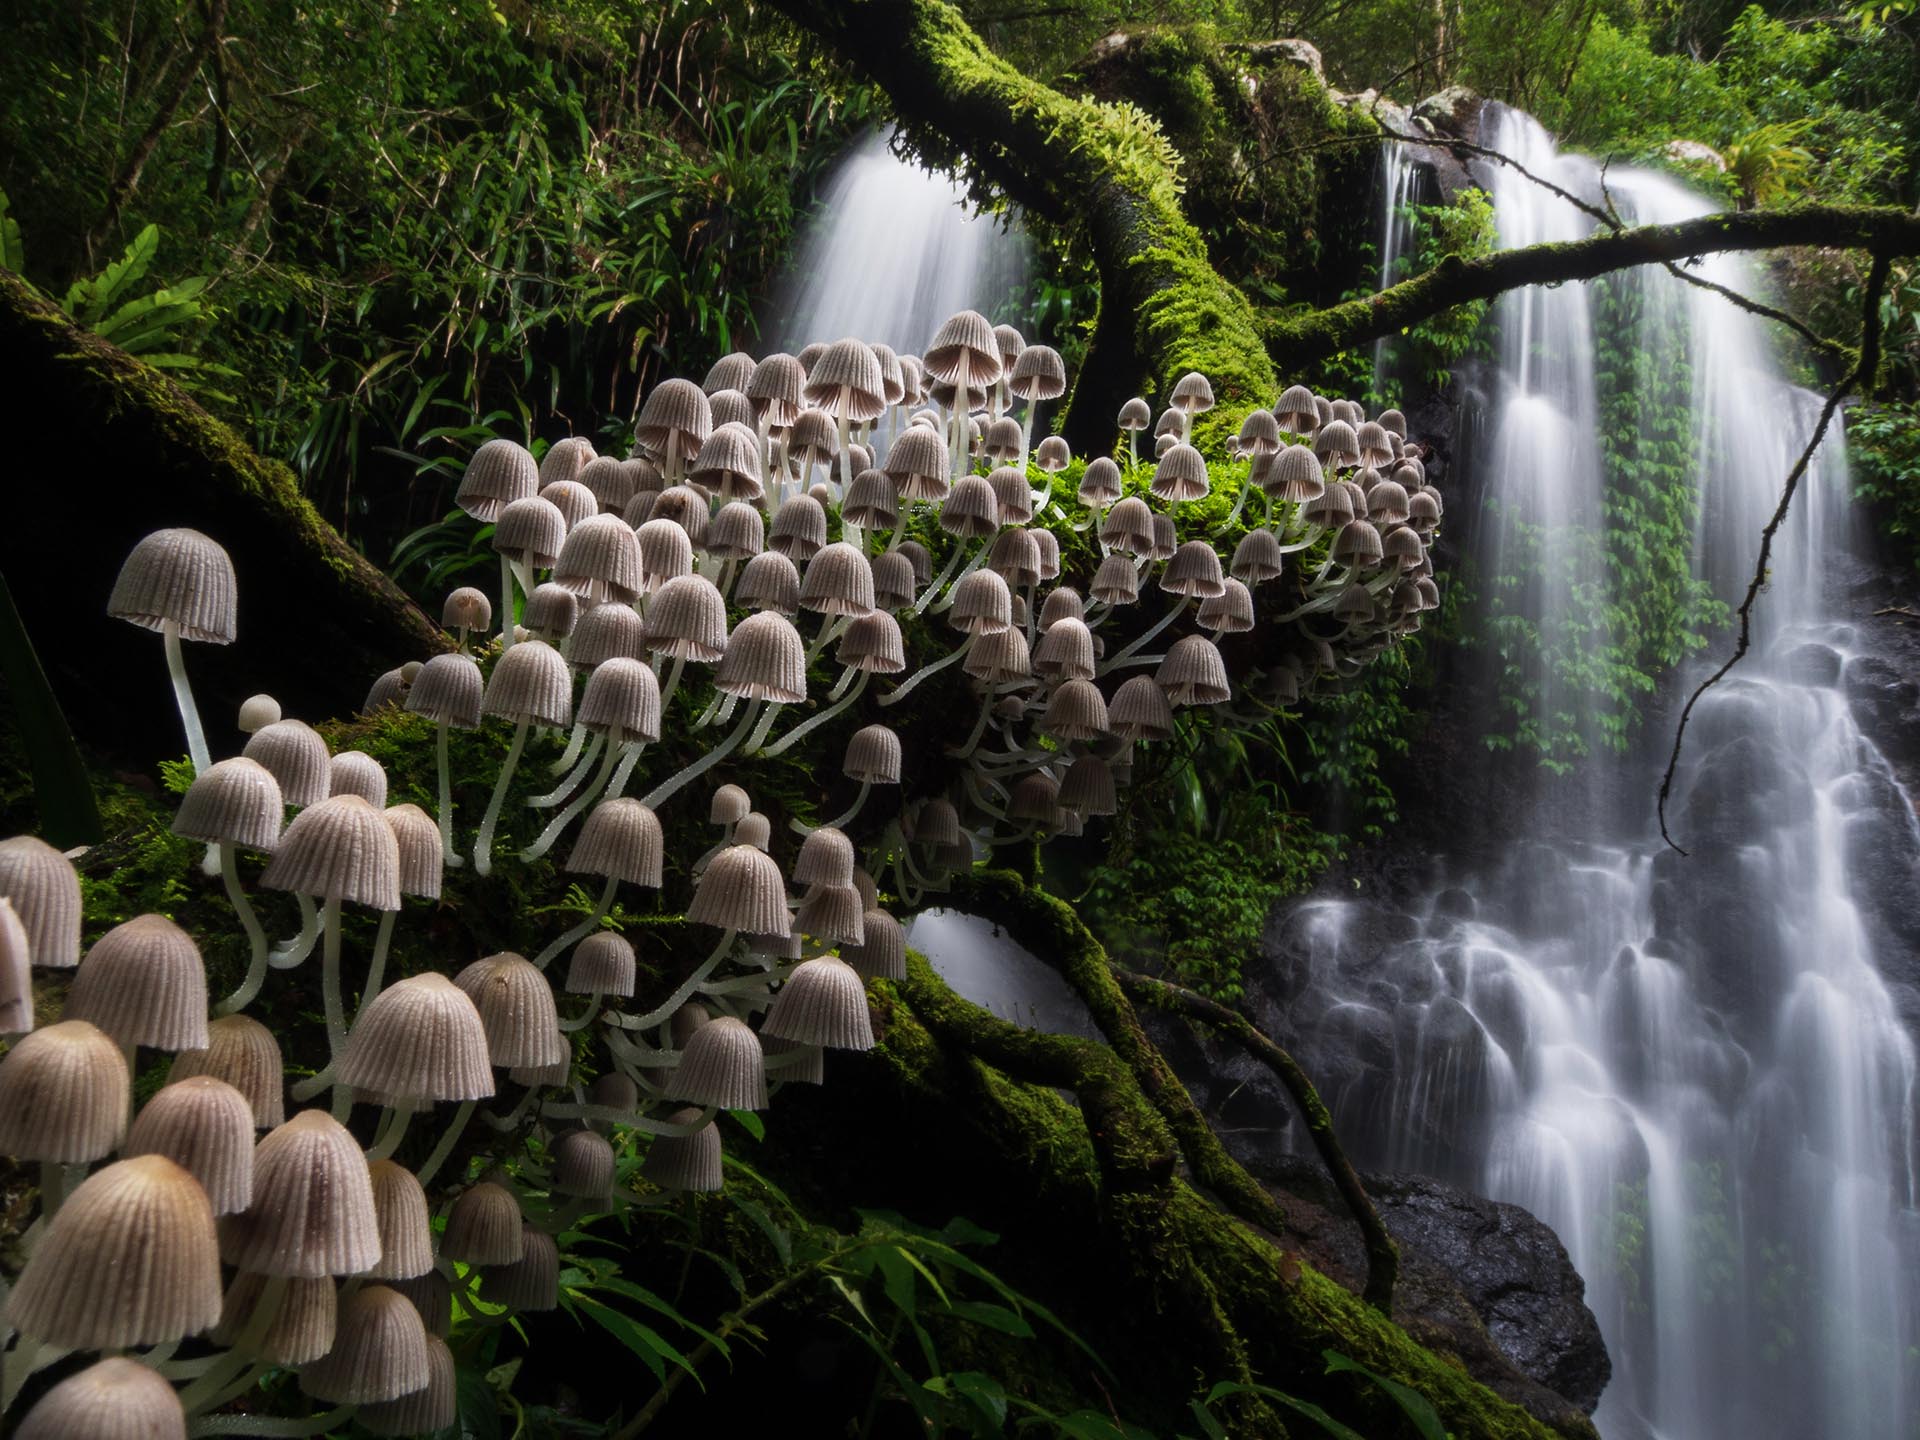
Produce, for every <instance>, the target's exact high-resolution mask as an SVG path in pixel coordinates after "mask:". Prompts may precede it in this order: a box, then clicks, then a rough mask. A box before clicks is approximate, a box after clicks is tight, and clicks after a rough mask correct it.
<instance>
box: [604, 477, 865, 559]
mask: <svg viewBox="0 0 1920 1440" xmlns="http://www.w3.org/2000/svg"><path fill="white" fill-rule="evenodd" d="M883 478H884V477H883ZM641 548H642V552H643V554H642V558H643V559H644V558H645V557H644V551H645V546H644V545H643V546H642V547H641ZM766 548H767V522H766V519H765V518H764V517H763V516H762V515H761V513H760V512H759V511H758V510H757V509H755V508H754V507H753V506H751V505H749V504H747V503H746V502H745V501H744V500H734V501H730V502H728V503H727V504H725V505H722V506H721V507H720V510H719V512H718V513H717V514H716V515H715V516H714V517H713V520H712V521H711V522H710V523H709V524H708V526H707V553H708V554H709V555H711V556H713V557H714V558H715V559H716V560H751V559H752V558H753V557H754V556H756V555H758V554H759V553H760V552H761V551H762V550H764V549H766Z"/></svg>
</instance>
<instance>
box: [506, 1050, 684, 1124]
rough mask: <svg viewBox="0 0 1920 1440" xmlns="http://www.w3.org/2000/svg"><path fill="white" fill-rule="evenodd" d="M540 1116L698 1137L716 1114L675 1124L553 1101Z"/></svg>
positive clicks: (602, 1107) (633, 1113) (637, 1114)
mask: <svg viewBox="0 0 1920 1440" xmlns="http://www.w3.org/2000/svg"><path fill="white" fill-rule="evenodd" d="M607 1038H608V1044H609V1047H610V1048H611V1047H613V1046H614V1045H615V1044H616V1043H617V1042H618V1041H619V1039H620V1037H619V1036H618V1035H613V1034H609V1035H608V1037H607ZM540 1113H541V1115H542V1116H544V1117H545V1118H547V1119H549V1120H601V1121H604V1122H606V1123H607V1124H609V1125H624V1126H625V1127H626V1128H627V1129H629V1130H639V1131H643V1132H645V1133H646V1134H648V1135H698V1134H699V1133H700V1132H701V1131H702V1130H704V1129H706V1128H707V1126H708V1125H709V1124H711V1123H712V1121H713V1117H714V1116H715V1115H716V1114H718V1113H719V1112H718V1111H717V1110H716V1109H715V1108H714V1107H713V1106H711V1105H707V1106H703V1107H702V1108H701V1111H700V1114H699V1116H698V1118H696V1119H693V1120H687V1121H681V1122H678V1123H676V1122H674V1121H672V1120H657V1119H655V1118H654V1117H653V1116H651V1115H643V1114H641V1113H640V1112H639V1111H637V1110H617V1109H615V1108H614V1107H613V1106H611V1105H584V1104H579V1103H577V1102H572V1101H565V1100H560V1101H555V1102H554V1103H553V1104H551V1105H543V1106H541V1107H540Z"/></svg>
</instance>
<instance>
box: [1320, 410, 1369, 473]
mask: <svg viewBox="0 0 1920 1440" xmlns="http://www.w3.org/2000/svg"><path fill="white" fill-rule="evenodd" d="M1313 453H1314V454H1315V455H1317V456H1318V457H1319V458H1320V460H1321V461H1322V463H1324V464H1327V465H1357V464H1359V462H1360V439H1359V437H1358V436H1357V435H1355V434H1354V433H1353V427H1352V426H1351V425H1349V424H1348V423H1347V422H1346V421H1344V420H1329V421H1328V422H1327V423H1326V424H1325V425H1322V426H1321V427H1320V429H1319V431H1318V432H1317V433H1316V434H1315V435H1314V437H1313Z"/></svg>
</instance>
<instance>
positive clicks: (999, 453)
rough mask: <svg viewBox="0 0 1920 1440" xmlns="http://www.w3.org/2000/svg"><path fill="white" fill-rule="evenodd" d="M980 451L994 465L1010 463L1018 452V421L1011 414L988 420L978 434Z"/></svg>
mask: <svg viewBox="0 0 1920 1440" xmlns="http://www.w3.org/2000/svg"><path fill="white" fill-rule="evenodd" d="M980 451H981V453H982V454H983V455H985V456H986V457H987V459H989V460H991V461H992V462H993V463H994V464H996V465H1008V464H1011V463H1012V461H1013V458H1014V457H1015V456H1016V455H1018V454H1019V453H1020V422H1019V421H1018V420H1016V419H1014V418H1013V417H1012V416H1011V415H1002V416H1001V417H1000V418H999V419H998V420H989V421H988V422H987V428H986V429H985V430H984V431H983V432H982V433H981V436H980Z"/></svg>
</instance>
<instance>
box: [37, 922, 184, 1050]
mask: <svg viewBox="0 0 1920 1440" xmlns="http://www.w3.org/2000/svg"><path fill="white" fill-rule="evenodd" d="M63 1014H64V1017H65V1018H66V1019H69V1020H85V1021H88V1022H90V1023H92V1024H94V1025H97V1026H98V1027H99V1028H100V1029H102V1030H104V1031H106V1033H107V1034H108V1035H110V1036H112V1037H113V1038H114V1039H115V1040H117V1041H119V1042H120V1043H121V1044H122V1045H151V1046H154V1047H155V1048H157V1049H161V1050H201V1049H205V1048H206V1044H207V967H206V965H205V963H204V962H202V960H201V958H200V947H199V946H198V945H196V944H194V941H193V937H192V936H191V935H189V934H187V932H186V931H184V930H182V929H181V928H180V927H179V926H178V925H176V924H174V923H173V921H171V920H169V919H168V918H167V917H166V916H164V915H136V916H134V918H133V919H131V920H129V921H127V922H126V923H125V924H122V925H116V926H114V927H113V929H111V930H109V931H108V932H107V933H106V934H105V935H102V936H101V937H100V938H99V939H98V940H96V941H95V942H94V944H93V947H92V948H91V949H90V950H88V951H87V954H86V958H85V959H84V960H82V961H81V962H80V968H79V970H78V971H77V972H76V973H75V974H74V977H73V985H72V988H71V989H69V990H68V991H67V1004H66V1009H65V1010H64V1012H63Z"/></svg>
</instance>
